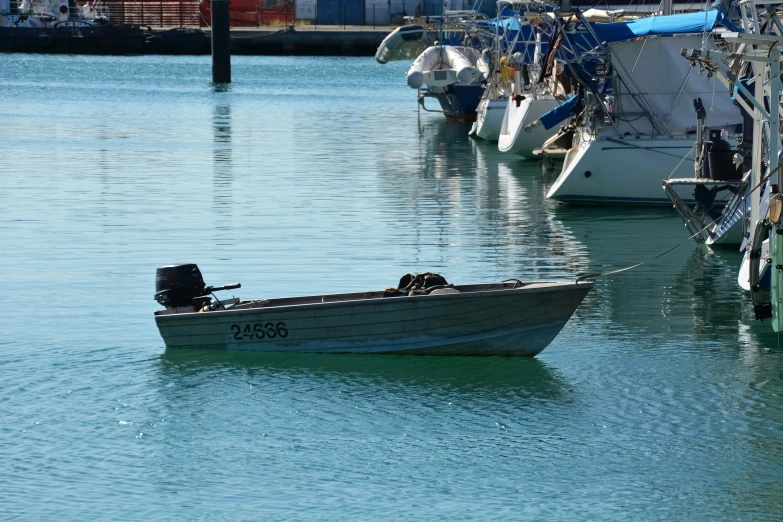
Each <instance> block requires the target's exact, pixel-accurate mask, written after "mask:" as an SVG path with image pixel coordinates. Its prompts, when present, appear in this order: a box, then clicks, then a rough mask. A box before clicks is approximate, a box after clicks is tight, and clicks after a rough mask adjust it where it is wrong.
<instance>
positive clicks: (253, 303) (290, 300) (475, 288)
mask: <svg viewBox="0 0 783 522" xmlns="http://www.w3.org/2000/svg"><path fill="white" fill-rule="evenodd" d="M586 284H589V283H572V282H569V281H536V282H523V281H508V282H503V283H490V284H476V285H457V286H452V285H449V286H448V287H445V288H449V289H453V290H456V292H453V293H451V292H450V293H433V294H417V295H413V296H404V295H403V296H394V297H384V291H383V290H380V291H371V292H353V293H344V294H324V295H313V296H301V297H279V298H273V299H257V300H248V301H240V300H237V299H230V300H224V301H220V302H221V303H223V304H224V306H225V307H226V308H225V310H214V311H213V312H224V311H240V310H252V309H259V308H283V307H294V306H307V305H324V304H337V303H361V302H366V301H373V300H390V299H401V298H406V297H409V298H422V297H425V298H429V299H436V298H453V297H456V296H460V295H461V296H465V295H466V294H469V295H479V294H486V293H491V292H499V291H508V290H521V289H525V290H531V291H544V290H547V289H551V288H553V287H562V286H573V285H586ZM235 303H236V304H235ZM196 312H197V310H196V309H195V308H194V307H193V306H185V307H180V308H170V309H166V310H159V311H157V312H155V315H156V316H159V315H174V314H188V313H196ZM206 313H209V312H206Z"/></svg>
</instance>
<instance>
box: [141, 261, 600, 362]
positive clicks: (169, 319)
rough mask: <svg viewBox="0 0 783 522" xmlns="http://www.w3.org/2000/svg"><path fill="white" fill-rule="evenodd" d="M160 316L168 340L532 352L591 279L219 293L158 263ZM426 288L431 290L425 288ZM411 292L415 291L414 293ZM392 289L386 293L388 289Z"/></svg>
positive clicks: (343, 349)
mask: <svg viewBox="0 0 783 522" xmlns="http://www.w3.org/2000/svg"><path fill="white" fill-rule="evenodd" d="M156 286H157V290H158V292H157V294H156V300H158V302H159V303H161V304H163V305H164V306H166V309H165V310H161V311H158V312H155V322H156V323H157V325H158V329H159V330H160V334H161V336H162V337H163V340H164V341H165V343H166V347H167V348H215V349H227V350H252V351H261V352H310V353H398V354H421V355H502V356H524V357H533V356H535V355H537V354H538V353H540V352H541V350H543V349H544V348H546V347H547V345H548V344H549V343H550V342H552V340H553V339H554V338H555V336H557V334H558V332H560V330H561V329H562V328H563V326H564V325H565V324H566V322H568V319H569V318H570V317H571V315H572V314H573V313H574V311H575V310H576V308H577V306H579V304H580V303H581V302H582V299H584V297H585V295H586V294H587V292H588V291H589V290H590V289H591V288H592V287H593V284H592V283H572V282H529V283H524V282H520V281H516V280H511V281H506V282H502V283H494V284H476V285H458V286H454V285H441V286H439V287H437V288H431V289H424V290H421V293H418V292H416V295H407V289H406V290H405V291H399V290H397V289H393V293H394V295H396V297H389V296H388V295H389V289H387V291H386V292H383V291H378V292H363V293H348V294H332V295H316V296H307V297H287V298H280V299H265V300H259V301H242V300H239V299H236V298H234V299H228V300H222V301H219V300H214V301H213V300H212V299H211V298H210V297H204V296H209V295H210V294H212V292H215V291H217V290H223V289H232V288H239V285H228V286H227V287H220V288H213V287H206V286H204V283H203V279H202V277H201V273H200V272H199V270H198V267H197V266H196V265H193V264H191V265H178V266H170V267H161V268H159V269H158V274H157V285H156ZM426 292H429V293H426ZM411 293H414V292H411ZM384 295H386V297H384Z"/></svg>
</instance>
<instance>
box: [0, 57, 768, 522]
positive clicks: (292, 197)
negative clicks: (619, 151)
mask: <svg viewBox="0 0 783 522" xmlns="http://www.w3.org/2000/svg"><path fill="white" fill-rule="evenodd" d="M232 65H233V79H234V83H232V84H231V85H230V86H226V87H220V88H216V87H215V86H213V85H212V84H211V83H210V82H209V78H210V63H209V58H208V57H206V56H204V57H162V56H140V57H93V56H42V55H5V56H4V60H2V61H0V85H2V89H3V92H4V97H3V100H2V101H1V102H0V118H2V125H1V126H0V140H1V141H2V143H3V150H4V153H3V162H2V164H1V166H0V172H1V173H2V180H3V187H2V189H0V190H1V192H0V193H2V198H0V230H1V231H2V236H0V237H2V240H3V244H4V246H5V253H4V255H3V263H2V264H0V296H1V297H0V300H2V303H3V310H4V319H3V321H2V322H0V343H2V348H3V353H4V357H3V358H2V360H0V382H1V383H2V384H3V385H2V388H0V418H1V419H2V420H3V422H2V424H0V462H3V466H2V468H1V469H0V516H3V517H5V518H9V519H19V518H30V519H41V518H54V517H57V518H59V519H73V520H77V519H78V520H83V519H88V518H99V519H105V518H130V517H137V518H144V519H169V518H172V517H174V518H199V517H203V518H210V519H214V518H217V517H224V518H231V519H257V518H282V517H291V518H348V519H357V518H363V519H367V518H373V519H384V518H398V517H406V518H414V519H432V518H457V517H464V518H469V519H498V518H505V519H508V518H514V519H518V518H537V519H564V518H572V519H602V520H609V519H622V520H627V519H638V520H698V519H701V520H714V519H732V520H737V519H745V520H775V519H777V518H779V513H780V512H781V510H782V509H783V506H782V505H781V504H783V500H781V499H783V496H781V494H780V483H781V477H783V469H782V467H783V450H782V449H781V448H783V445H782V444H781V442H782V441H783V424H781V422H783V399H782V398H781V394H782V393H783V378H782V377H781V371H780V368H781V364H783V350H781V348H780V346H779V343H778V339H777V337H776V336H775V335H773V334H772V333H771V332H770V328H769V327H768V325H767V324H760V323H756V322H755V321H754V320H753V319H752V315H753V314H752V310H751V306H750V303H749V302H748V299H747V296H746V295H745V294H743V293H742V291H741V290H740V289H739V288H738V286H737V284H736V273H737V269H738V267H739V262H740V255H739V254H738V253H737V252H734V251H725V252H722V251H718V252H710V251H708V250H706V249H705V248H703V247H697V246H696V245H694V244H691V243H688V244H686V245H684V246H683V247H681V248H679V249H677V250H675V251H674V252H673V253H672V254H670V255H668V256H666V257H664V258H662V259H660V260H656V261H655V262H653V263H650V264H649V265H645V266H644V267H642V268H640V269H638V270H634V271H629V272H626V273H623V274H618V275H616V276H612V277H610V278H606V279H599V280H598V281H597V283H596V288H595V290H594V291H593V292H591V293H590V294H589V295H588V296H587V298H586V300H585V302H584V304H583V305H582V306H581V307H580V308H579V310H577V312H576V314H575V315H574V317H573V318H572V320H571V321H570V322H569V324H568V325H567V326H566V328H565V329H564V330H563V332H562V333H561V335H560V336H558V337H557V338H556V339H555V341H554V342H553V343H552V345H550V346H549V347H548V348H547V349H546V350H545V351H544V352H543V353H542V354H541V355H540V356H539V357H538V358H536V359H534V360H517V359H498V358H486V359H483V358H453V359H444V358H427V357H389V356H378V357H374V356H369V357H356V356H336V357H335V356H317V355H312V356H302V355H284V354H282V355H253V354H231V353H221V352H199V351H193V352H190V351H187V352H181V351H166V350H165V349H164V346H163V342H162V340H161V339H160V337H159V335H158V332H157V329H156V328H155V325H154V321H153V318H152V313H153V311H154V310H155V309H156V307H157V305H156V303H155V302H154V301H153V299H152V294H153V293H154V271H155V268H156V267H157V266H159V265H163V264H169V263H175V262H196V263H198V264H199V265H200V267H201V269H202V271H203V273H204V275H205V277H206V279H207V282H208V283H210V284H223V283H233V282H241V283H242V285H243V288H242V289H241V290H240V291H238V292H236V294H237V295H239V296H242V297H245V298H251V297H252V298H262V297H278V296H286V295H305V294H313V293H320V292H344V291H363V290H378V289H382V288H384V287H386V286H390V285H394V284H395V283H396V282H397V280H398V279H399V277H400V276H401V275H402V274H404V273H407V272H417V271H425V270H431V271H437V272H440V273H441V274H443V275H444V276H445V277H446V278H447V279H448V280H449V281H450V282H455V283H471V282H479V281H487V280H500V279H505V278H508V277H516V278H520V279H571V278H573V277H574V276H575V274H577V273H579V272H587V271H601V270H608V269H611V268H619V267H622V266H627V265H630V264H633V263H636V262H638V261H641V260H644V259H647V258H649V257H651V256H652V255H654V254H656V253H658V252H660V251H662V250H664V249H666V248H668V247H670V246H671V245H673V244H676V243H678V242H680V241H681V240H683V239H684V238H685V237H687V234H686V232H685V229H684V227H683V225H682V222H681V220H680V219H679V217H677V215H676V214H674V213H673V211H671V210H670V209H639V208H631V209H623V208H614V209H602V208H576V207H567V206H562V207H561V206H558V205H556V204H552V203H551V202H548V201H545V199H544V194H545V193H546V191H547V188H548V187H549V186H550V185H551V183H552V182H553V181H554V177H553V175H548V174H544V173H542V172H541V169H540V167H539V165H538V164H537V163H536V162H528V161H524V160H520V159H515V158H511V157H508V156H502V155H500V154H499V153H498V152H497V149H496V146H495V145H494V144H488V143H481V142H476V141H472V140H471V139H469V138H468V137H467V128H466V127H465V126H464V125H460V124H454V123H449V122H446V121H444V120H443V118H442V116H440V115H438V114H427V113H418V112H417V108H416V95H415V91H413V90H410V89H408V88H407V87H406V86H405V84H404V81H402V80H403V77H404V73H405V70H406V66H407V64H404V63H403V64H389V65H385V66H381V65H378V64H377V63H375V61H374V60H373V59H372V58H369V57H367V58H347V57H341V58H297V57H246V56H242V57H234V59H233V63H232Z"/></svg>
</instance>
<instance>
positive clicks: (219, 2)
mask: <svg viewBox="0 0 783 522" xmlns="http://www.w3.org/2000/svg"><path fill="white" fill-rule="evenodd" d="M211 2H212V81H213V82H214V83H231V28H230V27H229V6H230V5H231V2H230V0H211Z"/></svg>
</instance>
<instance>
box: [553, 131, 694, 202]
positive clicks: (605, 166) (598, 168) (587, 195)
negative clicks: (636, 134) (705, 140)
mask: <svg viewBox="0 0 783 522" xmlns="http://www.w3.org/2000/svg"><path fill="white" fill-rule="evenodd" d="M693 143H694V140H693V138H688V137H682V138H649V137H647V138H640V139H635V138H625V139H606V138H599V139H592V138H586V139H582V140H579V143H578V144H577V147H575V148H572V149H570V150H569V151H568V153H567V154H566V158H565V160H564V163H563V170H562V172H561V173H560V175H559V176H558V178H557V180H556V181H555V184H554V185H553V186H552V188H551V189H550V190H549V193H548V194H547V198H549V199H554V200H556V201H562V202H566V203H573V202H577V203H604V204H606V203H610V204H611V203H614V204H645V205H671V201H670V200H669V198H668V197H667V196H666V193H665V192H664V191H663V190H662V189H661V181H663V180H664V179H666V178H669V177H672V178H685V177H692V176H693V163H694V152H693ZM683 158H685V159H684V160H683ZM689 192H690V191H688V190H687V189H683V190H682V192H681V191H680V190H678V192H677V193H678V194H679V195H680V197H682V198H683V199H684V200H685V201H686V202H688V203H693V202H694V199H693V194H692V193H689Z"/></svg>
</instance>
